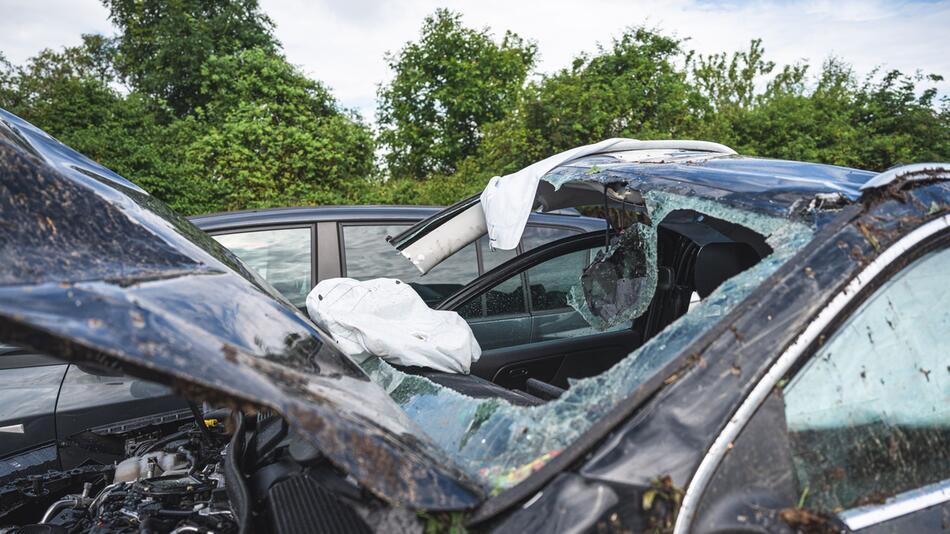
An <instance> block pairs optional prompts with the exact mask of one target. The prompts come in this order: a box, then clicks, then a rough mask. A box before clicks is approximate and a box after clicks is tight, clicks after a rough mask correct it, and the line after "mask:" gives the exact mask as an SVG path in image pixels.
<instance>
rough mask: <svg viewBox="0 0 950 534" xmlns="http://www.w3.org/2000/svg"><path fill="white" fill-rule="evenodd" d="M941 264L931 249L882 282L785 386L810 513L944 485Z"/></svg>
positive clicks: (949, 369) (948, 403)
mask: <svg viewBox="0 0 950 534" xmlns="http://www.w3.org/2000/svg"><path fill="white" fill-rule="evenodd" d="M948 264H950V250H942V251H938V252H933V253H930V254H929V255H927V256H925V257H923V258H921V259H919V260H917V261H916V262H914V263H913V264H912V265H910V266H909V267H907V268H905V269H904V270H903V271H902V272H900V273H899V274H897V275H896V276H894V277H893V278H891V279H890V280H888V281H887V282H886V283H885V284H884V285H883V286H881V287H880V288H879V289H877V291H875V292H874V294H873V295H872V296H871V297H870V298H869V299H868V300H866V301H865V302H864V303H863V304H862V305H861V306H860V307H859V308H858V309H857V310H856V311H855V312H854V313H853V314H852V315H851V316H850V317H849V318H848V319H847V320H846V321H845V322H844V323H843V324H842V325H841V327H839V328H838V330H837V331H836V332H835V333H834V334H833V335H832V336H831V337H830V338H829V339H828V340H827V341H825V342H824V344H823V345H822V346H821V348H820V349H818V351H817V352H816V353H815V354H814V356H813V357H812V358H811V359H810V360H809V361H808V362H807V363H806V364H805V366H804V367H803V368H802V370H801V371H800V372H799V373H798V374H797V375H796V376H795V377H794V378H793V379H792V380H791V381H790V382H789V383H788V385H787V386H786V387H785V390H784V394H785V406H786V409H785V411H786V419H787V424H788V429H789V435H790V439H791V444H792V456H793V462H794V465H795V470H796V475H797V478H798V481H799V484H800V485H801V489H802V492H803V493H805V494H806V499H807V500H806V504H807V505H808V506H809V507H811V508H817V509H822V510H827V511H838V510H842V509H848V508H852V507H855V506H858V505H862V504H869V503H873V502H880V501H881V500H882V499H884V498H886V497H889V496H893V495H895V494H897V493H901V492H904V491H907V490H911V489H915V488H919V487H921V486H924V485H927V484H931V483H934V482H938V481H941V480H946V479H950V365H948V362H950V358H948V354H950V270H948V269H947V265H948ZM806 490H807V493H806Z"/></svg>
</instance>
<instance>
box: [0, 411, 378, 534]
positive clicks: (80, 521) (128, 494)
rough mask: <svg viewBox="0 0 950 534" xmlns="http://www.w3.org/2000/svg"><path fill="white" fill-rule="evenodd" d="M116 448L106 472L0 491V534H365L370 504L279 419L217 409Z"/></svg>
mask: <svg viewBox="0 0 950 534" xmlns="http://www.w3.org/2000/svg"><path fill="white" fill-rule="evenodd" d="M126 446H127V450H128V451H129V453H130V454H129V456H128V457H126V458H125V459H124V460H121V461H118V462H117V463H115V464H105V465H87V466H82V467H78V468H75V469H71V470H68V471H62V472H54V471H51V472H49V473H47V474H45V475H33V476H29V477H25V478H22V479H19V480H15V481H13V482H11V483H9V484H7V485H5V486H2V487H0V505H2V506H0V510H3V512H2V515H0V521H3V522H4V523H5V524H9V523H14V524H17V523H18V524H20V525H21V526H15V527H8V528H5V529H0V533H2V534H27V533H38V532H44V533H73V532H92V533H105V532H110V533H116V532H119V533H129V532H174V533H183V532H207V533H210V532H215V533H229V532H258V531H263V532H323V531H327V530H334V531H345V532H369V531H370V529H369V527H368V525H367V523H366V521H365V520H364V519H363V517H361V514H360V513H358V508H359V512H361V513H362V514H369V513H370V509H369V508H368V507H367V505H366V503H367V502H373V499H372V498H370V497H368V495H366V494H364V492H362V491H361V490H360V488H359V487H358V486H357V485H356V484H355V482H353V481H352V479H347V478H346V477H345V476H344V475H343V474H342V473H340V472H339V471H338V470H336V469H335V468H333V467H332V466H330V465H329V463H328V462H327V461H326V460H325V458H324V457H323V456H322V455H321V454H320V453H319V452H318V451H317V449H316V448H315V447H314V446H313V445H311V444H309V443H308V442H305V441H304V440H300V439H296V438H294V437H293V436H292V435H288V427H287V425H286V423H285V422H284V421H283V420H282V419H281V418H280V417H277V416H267V415H258V416H256V417H253V418H245V417H244V416H243V415H242V414H241V413H240V412H236V413H235V415H234V416H230V415H229V414H228V411H227V410H217V411H214V412H208V413H205V414H204V416H203V417H202V418H201V419H198V420H196V421H195V422H194V423H187V424H184V425H182V426H181V427H180V428H179V429H178V430H176V431H173V432H171V433H169V434H166V435H160V436H154V435H152V436H148V437H146V438H145V439H142V436H141V435H131V436H128V437H127V440H126ZM357 501H361V504H359V505H358V504H357ZM252 510H253V511H254V512H253V513H252ZM377 519H379V517H378V516H377Z"/></svg>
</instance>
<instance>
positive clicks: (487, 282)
mask: <svg viewBox="0 0 950 534" xmlns="http://www.w3.org/2000/svg"><path fill="white" fill-rule="evenodd" d="M606 235H607V234H606V232H605V231H602V230H594V231H591V232H586V233H581V234H578V235H573V236H569V237H565V238H561V239H559V240H556V241H552V242H550V243H546V244H544V245H541V246H539V247H536V248H534V249H532V250H530V251H528V252H527V253H524V254H521V255H518V256H516V257H514V258H512V259H511V260H509V261H507V262H505V263H503V264H501V265H499V266H498V267H495V268H494V269H492V270H491V271H488V272H487V273H485V274H484V275H482V276H479V277H478V278H476V279H475V280H473V281H472V282H471V283H469V284H468V285H466V286H465V287H463V288H462V289H460V290H459V291H457V292H455V293H454V294H452V295H450V296H449V297H448V298H446V299H445V300H444V301H443V302H442V303H441V304H439V305H438V306H437V307H436V309H438V310H449V311H456V310H457V309H458V308H459V307H461V306H463V305H465V304H467V303H468V302H469V301H470V300H471V299H472V298H476V297H478V296H479V295H481V294H482V293H484V292H485V291H488V290H490V289H491V288H493V287H495V286H496V285H497V284H499V283H501V282H504V281H505V280H508V279H509V278H511V277H513V276H515V275H521V276H522V279H523V280H524V274H525V272H527V271H528V270H529V269H531V268H532V267H534V266H536V265H539V264H541V263H544V262H545V261H548V260H552V259H555V258H558V257H561V256H564V255H566V254H570V253H573V252H577V251H579V250H588V249H592V248H596V247H598V246H604V245H605V240H606ZM614 235H616V232H612V233H611V234H610V236H611V237H613V236H614ZM522 285H523V292H524V298H525V304H526V308H525V312H526V315H527V316H528V318H529V320H533V317H534V310H533V308H532V303H531V298H530V294H529V291H528V288H527V287H526V284H525V283H524V282H523V283H522ZM541 313H542V314H544V313H546V312H545V311H542V312H541ZM532 328H533V326H532ZM631 332H632V330H631V329H622V330H616V331H607V332H601V333H595V334H590V335H584V336H578V337H574V338H565V339H556V340H547V341H538V342H530V341H529V342H528V343H526V344H521V345H514V346H509V347H498V348H495V349H492V353H493V356H494V357H493V358H492V361H491V362H488V360H487V359H486V358H482V359H480V360H479V362H478V363H477V366H478V367H479V369H478V372H479V374H480V375H483V376H485V377H486V378H489V379H490V380H492V381H493V382H498V381H499V380H500V379H502V378H505V377H503V376H502V373H503V372H504V371H505V370H506V369H508V368H510V367H512V366H515V365H522V364H530V363H531V362H532V361H540V359H539V358H533V357H532V356H531V353H533V352H537V351H539V350H540V351H543V350H544V349H547V348H549V347H551V346H554V345H557V346H558V347H559V348H562V349H564V350H563V351H562V352H566V353H569V352H572V351H574V350H581V349H583V348H584V347H586V346H587V345H588V344H589V343H590V339H591V338H592V337H597V338H598V339H601V340H604V341H608V342H609V341H612V340H614V341H618V342H619V341H621V338H623V341H624V343H626V341H628V340H627V339H626V338H627V337H629V336H630V335H631ZM614 338H616V339H614ZM637 343H639V338H638V339H637ZM631 350H633V349H632V348H631ZM541 359H543V358H541Z"/></svg>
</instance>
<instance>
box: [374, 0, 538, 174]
mask: <svg viewBox="0 0 950 534" xmlns="http://www.w3.org/2000/svg"><path fill="white" fill-rule="evenodd" d="M535 54H536V47H535V45H534V44H533V43H529V42H526V41H524V40H523V39H521V38H520V37H518V36H517V35H515V34H513V33H511V32H507V33H506V34H505V36H504V38H503V39H502V40H501V42H500V43H499V42H496V41H495V40H494V39H493V38H492V35H491V34H490V33H489V32H488V30H481V31H478V30H473V29H470V28H466V27H464V26H463V25H462V21H461V16H460V15H458V14H456V13H452V12H450V11H448V10H445V9H439V10H437V11H436V12H435V13H434V14H433V15H431V16H428V17H426V19H425V21H424V22H423V25H422V32H421V36H420V39H419V41H418V42H410V43H407V44H406V45H405V46H404V47H403V48H402V50H400V51H399V52H398V53H397V54H395V55H387V61H388V63H389V67H390V69H392V71H393V74H394V76H393V80H392V82H390V83H389V84H387V85H385V86H382V87H380V89H379V95H378V96H379V104H378V105H379V107H378V112H377V120H378V123H379V125H380V132H379V142H380V143H381V145H382V146H384V147H385V148H386V149H387V151H388V152H387V154H386V161H387V163H388V169H389V172H390V174H391V175H392V176H395V177H408V178H423V177H425V176H428V175H429V174H430V173H433V172H435V173H452V172H454V171H455V169H456V166H457V165H458V163H459V162H460V161H461V160H462V159H464V158H465V157H467V156H469V155H471V154H474V152H475V150H476V148H477V147H478V143H479V139H480V137H481V135H482V128H483V126H484V125H486V124H488V123H490V122H493V121H497V120H499V119H501V118H502V117H504V116H505V114H507V113H508V112H509V111H510V110H511V109H512V108H513V107H514V106H515V104H516V102H517V99H518V95H519V93H520V91H521V89H522V86H523V85H524V81H525V78H526V77H527V75H528V72H529V71H530V70H531V68H532V67H533V65H534V61H535Z"/></svg>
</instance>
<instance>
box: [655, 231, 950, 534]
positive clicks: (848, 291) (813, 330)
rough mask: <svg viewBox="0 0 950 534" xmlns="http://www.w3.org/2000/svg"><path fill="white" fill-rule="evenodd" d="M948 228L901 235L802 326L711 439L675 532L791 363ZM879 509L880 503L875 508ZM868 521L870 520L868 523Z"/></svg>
mask: <svg viewBox="0 0 950 534" xmlns="http://www.w3.org/2000/svg"><path fill="white" fill-rule="evenodd" d="M947 228H950V214H948V215H944V216H942V217H940V218H938V219H934V220H932V221H930V222H927V223H925V224H923V225H922V226H920V227H919V228H917V229H916V230H914V231H912V232H910V233H909V234H907V235H906V236H904V237H902V238H901V239H900V240H898V241H897V242H896V243H894V244H893V245H891V246H890V247H889V248H888V249H887V250H885V251H884V252H882V253H881V254H880V255H879V256H878V257H877V258H876V259H875V260H874V261H872V262H871V263H870V264H869V265H868V266H867V267H865V268H864V270H863V271H861V272H860V273H858V275H857V276H855V277H854V279H853V280H851V282H849V283H848V285H847V286H845V288H844V289H843V290H842V291H841V292H839V293H838V294H837V295H835V296H834V298H832V299H831V302H829V303H828V305H827V306H825V308H824V309H822V310H821V312H819V313H818V315H817V316H816V317H815V319H814V320H813V321H812V322H811V323H810V324H809V325H808V326H807V327H806V328H805V330H804V331H803V332H802V333H801V334H800V335H799V336H798V338H796V339H795V341H794V342H793V343H792V344H791V345H790V346H789V347H788V348H787V349H785V352H783V353H782V355H781V356H779V357H778V359H777V360H776V361H775V363H774V364H773V365H772V367H771V368H769V370H768V371H767V372H766V373H765V375H764V376H763V377H762V378H761V379H760V380H759V382H758V383H757V384H756V385H755V387H754V388H753V389H752V392H751V393H750V394H749V396H748V397H746V399H745V400H744V401H743V402H742V404H741V405H740V406H739V409H737V410H736V413H735V414H733V416H732V418H731V419H730V420H729V422H727V423H726V425H725V427H723V429H722V431H721V432H720V433H719V436H717V437H716V440H715V441H714V442H713V444H712V446H711V447H710V448H709V450H708V451H707V452H706V455H705V456H704V457H703V460H702V462H700V464H699V468H698V469H697V470H696V473H695V474H693V477H692V479H691V480H690V482H689V486H688V487H687V488H686V493H685V494H684V496H683V504H682V505H681V507H680V510H679V513H678V514H677V517H676V524H675V526H674V528H673V532H674V534H686V533H687V532H688V531H689V527H690V524H691V523H692V521H693V518H694V516H695V514H696V510H697V508H698V505H699V500H700V498H701V497H702V495H703V492H704V491H705V490H706V486H707V485H708V484H709V482H710V480H711V479H712V476H713V474H714V473H715V472H716V468H717V467H718V466H719V463H720V462H721V461H722V459H723V457H724V456H725V454H726V452H727V451H728V450H729V448H730V445H732V442H733V441H734V440H735V439H736V437H738V435H739V433H740V432H741V431H742V429H743V428H744V427H745V425H746V423H748V422H749V419H751V418H752V416H753V415H754V414H755V412H756V410H757V409H758V408H759V406H760V405H761V404H762V402H763V401H764V400H765V399H766V397H768V395H769V393H770V392H771V391H772V388H774V387H775V384H777V383H778V381H779V380H781V379H782V378H783V377H784V376H785V375H786V374H787V373H788V371H789V369H791V367H792V365H793V364H794V363H795V362H796V361H798V359H799V358H800V357H801V356H802V354H804V353H805V351H806V350H808V347H810V346H811V345H812V343H813V342H814V341H815V339H817V338H818V336H819V335H820V334H821V333H822V332H824V331H825V329H826V328H827V327H828V326H829V325H830V324H831V323H832V321H834V320H835V319H836V318H837V317H838V315H840V313H841V312H842V310H843V309H844V308H845V307H846V306H847V305H848V304H850V303H851V301H852V300H854V298H855V297H856V296H857V295H858V294H859V293H860V292H861V290H862V289H864V287H866V286H867V285H868V284H869V283H871V281H873V280H874V279H875V278H876V277H877V276H878V275H879V274H881V272H883V271H884V270H885V269H886V268H887V267H888V266H889V265H890V264H892V263H893V262H894V261H896V260H897V259H898V258H900V257H901V256H903V255H904V254H905V253H907V252H908V251H909V250H910V249H911V248H913V247H914V246H916V245H917V244H918V243H920V242H921V241H923V240H925V239H927V238H928V237H931V236H932V235H934V234H936V233H938V232H941V231H943V230H946V229H947ZM878 508H880V506H879V507H878ZM919 509H921V508H910V507H907V506H904V507H900V508H893V509H891V511H890V513H891V514H894V515H885V514H883V513H881V514H879V516H880V518H881V519H878V521H886V520H888V519H893V518H895V517H900V516H901V515H905V514H909V513H911V512H914V511H917V510H919ZM869 524H870V523H869Z"/></svg>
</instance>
